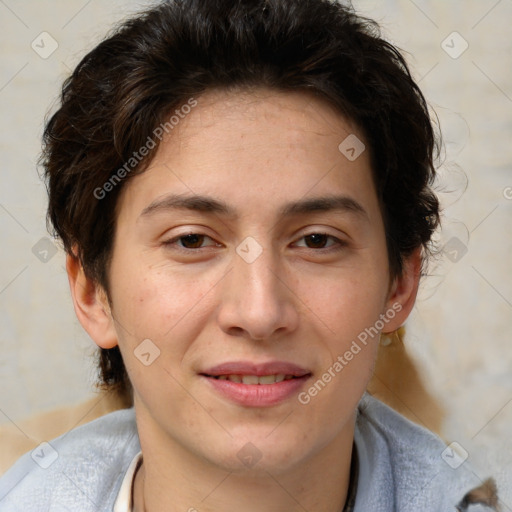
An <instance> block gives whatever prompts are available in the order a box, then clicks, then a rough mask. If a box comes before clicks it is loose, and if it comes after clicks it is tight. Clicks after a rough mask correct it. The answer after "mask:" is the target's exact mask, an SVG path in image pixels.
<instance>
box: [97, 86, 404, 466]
mask: <svg viewBox="0 0 512 512" xmlns="http://www.w3.org/2000/svg"><path fill="white" fill-rule="evenodd" d="M171 135H172V136H169V137H168V138H167V139H166V140H164V141H163V143H162V144H161V146H160V147H159V149H158V151H157V153H156V156H155V158H154V160H153V161H152V164H151V166H150V168H149V169H148V170H146V171H145V172H144V173H142V174H140V175H137V176H135V177H133V178H132V179H130V180H129V181H128V182H127V183H126V184H125V187H124V189H123V191H122V194H121V195H120V198H119V202H118V208H117V226H116V236H115V242H114V249H113V257H112V263H111V267H110V274H109V281H110V288H111V290H110V291H111V296H110V298H111V305H112V309H111V315H112V318H113V320H112V326H113V328H114V329H115V339H116V343H118V344H119V346H120V349H121V352H122V355H123V359H124V362H125V365H126V367H127V370H128V373H129V376H130V379H131V381H132V383H133V387H134V393H135V396H134V399H135V407H136V412H137V421H138V424H139V430H140V436H141V443H148V442H149V441H148V439H152V440H154V442H158V443H159V445H160V446H166V447H167V448H169V449H170V450H174V452H175V453H178V452H179V453H187V454H189V455H191V456H193V457H198V459H201V460H203V461H207V462H208V463H209V464H213V465H215V466H217V467H222V468H224V469H228V470H234V471H237V470H238V469H241V468H243V467H244V466H243V460H242V459H243V457H241V456H240V454H244V453H246V452H247V451H249V452H250V453H249V455H252V456H256V457H258V458H259V457H260V456H261V461H260V462H259V464H258V468H260V469H267V470H272V471H274V472H280V471H287V470H289V469H290V468H292V467H294V466H297V465H299V464H302V463H304V461H306V460H308V459H309V458H312V457H315V456H317V455H319V454H321V453H323V452H325V450H328V449H329V447H330V446H333V445H334V444H335V443H341V442H343V440H345V441H347V440H349V439H350V440H351V436H352V435H353V421H354V416H355V413H354V411H355V409H356V407H357V402H358V401H359V399H360V397H361V396H362V394H363V392H364V390H365V388H366V385H367V383H368V380H369V379H370V377H371V372H372V368H373V365H374V361H375V357H376V350H377V345H378V338H379V336H378V335H376V334H375V331H376V330H378V331H380V330H384V331H391V330H393V329H394V328H396V327H398V326H399V325H400V324H401V322H402V321H403V320H404V316H403V315H404V314H405V306H403V305H397V304H398V303H399V302H400V295H399V292H400V289H401V288H400V283H399V282H397V281H396V280H391V279H390V275H389V265H388V261H387V251H386V242H385V232H384V226H383V220H382V214H381V211H380V209H379V204H378V200H377V195H376V191H375V188H374V184H373V181H372V176H371V169H370V159H369V154H368V153H369V151H368V150H365V151H363V152H362V153H361V154H360V156H358V157H357V158H356V159H355V160H354V159H353V158H350V159H349V158H347V157H346V156H345V154H344V153H343V152H341V151H340V149H339V148H338V146H339V145H340V143H341V142H342V141H344V140H345V139H346V138H347V137H348V136H354V135H355V136H357V137H358V139H359V140H360V141H364V137H363V135H362V134H361V132H360V131H359V130H358V129H357V127H356V126H354V125H353V124H351V123H350V122H348V121H347V120H346V119H344V118H343V117H341V116H340V114H339V113H337V112H335V111H334V110H333V109H332V108H331V107H329V106H328V105H327V104H324V103H322V102H321V101H319V100H318V99H314V98H312V97H310V96H308V95H306V94H304V93H293V94H290V93H287V94H283V93H278V92H272V91H265V90H259V91H256V92H254V91H253V92H250V93H249V92H246V93H242V92H240V93H236V94H234V93H231V94H229V95H228V94H227V93H224V92H210V93H207V94H205V95H203V96H202V97H200V98H198V104H197V106H196V107H195V108H194V109H192V111H191V112H190V113H189V114H188V115H187V116H186V117H185V118H184V119H182V120H180V122H179V124H178V125H177V126H175V127H174V129H173V131H172V132H171ZM350 140H351V139H349V141H350ZM360 147H362V146H358V148H360ZM356 149H357V148H356ZM346 154H348V155H349V156H353V155H352V154H351V152H350V151H349V152H348V153H346ZM383 326H384V327H383ZM369 332H370V333H371V335H369V334H368V333H369ZM364 333H366V336H365V334H364ZM98 338H101V336H98V335H96V336H95V339H96V341H97V342H98V344H100V345H102V340H101V339H100V340H98ZM363 339H364V340H365V342H363V341H362V340H363ZM144 340H146V341H144ZM148 340H149V341H148ZM141 343H142V345H141ZM354 343H355V344H354ZM102 346H106V342H103V345H102ZM356 347H358V348H356ZM336 363H337V364H336ZM315 383H316V384H315ZM315 390H316V391H315ZM249 442H250V443H252V445H247V443H249ZM350 442H351V441H350ZM143 449H144V446H143ZM240 450H242V451H240ZM244 450H245V451H244Z"/></svg>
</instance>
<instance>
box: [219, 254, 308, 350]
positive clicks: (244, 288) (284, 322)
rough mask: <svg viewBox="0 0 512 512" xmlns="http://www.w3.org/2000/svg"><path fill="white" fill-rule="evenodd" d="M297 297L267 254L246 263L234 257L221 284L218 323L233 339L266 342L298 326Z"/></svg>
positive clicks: (270, 256) (238, 257)
mask: <svg viewBox="0 0 512 512" xmlns="http://www.w3.org/2000/svg"><path fill="white" fill-rule="evenodd" d="M296 301H297V297H296V295H295V294H294V291H293V290H292V289H291V286H290V284H289V283H287V282H286V276H285V275H284V273H283V272H282V269H281V271H280V267H279V265H278V263H277V262H276V260H275V258H274V257H273V256H272V254H271V252H270V251H266V250H264V251H263V252H262V253H261V255H260V256H259V257H258V258H257V259H256V260H255V261H252V262H250V263H248V262H247V261H245V260H244V259H243V258H242V257H240V256H239V255H238V254H234V257H233V267H232V270H231V272H229V273H228V275H227V276H226V278H225V279H224V280H223V283H222V289H221V303H220V306H219V310H218V317H217V318H218V322H219V325H220V327H221V329H222V330H223V331H224V332H226V333H227V334H230V335H233V336H242V337H245V338H248V339H252V340H269V339H271V338H275V337H276V336H277V335H283V334H285V333H289V332H293V331H294V330H295V329H296V328H297V325H298V322H299V315H298V310H297V305H296Z"/></svg>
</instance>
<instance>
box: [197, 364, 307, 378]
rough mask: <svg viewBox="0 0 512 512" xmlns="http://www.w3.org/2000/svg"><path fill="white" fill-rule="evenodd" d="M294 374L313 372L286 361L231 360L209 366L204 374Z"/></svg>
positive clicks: (297, 375)
mask: <svg viewBox="0 0 512 512" xmlns="http://www.w3.org/2000/svg"><path fill="white" fill-rule="evenodd" d="M280 373H282V374H284V375H293V376H294V377H303V376H304V375H309V374H310V373H311V372H310V371H308V370H305V369H304V368H301V367H300V366H297V365H296V364H293V363H288V362H286V361H269V362H266V363H253V362H250V361H229V362H226V363H221V364H218V365H216V366H213V367H212V368H208V369H207V370H205V371H204V372H201V374H202V375H209V376H212V377H217V376H219V375H256V376H258V377H261V376H263V375H277V374H280Z"/></svg>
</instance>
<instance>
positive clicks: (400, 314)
mask: <svg viewBox="0 0 512 512" xmlns="http://www.w3.org/2000/svg"><path fill="white" fill-rule="evenodd" d="M421 263H422V256H421V247H419V248H418V249H416V250H415V251H414V252H413V253H412V254H411V255H410V256H409V257H408V258H407V259H405V260H404V264H403V270H402V274H401V275H400V276H397V277H395V279H394V280H393V282H392V283H391V286H390V290H389V295H388V299H387V301H386V311H387V312H388V313H387V314H386V317H387V318H388V320H389V321H388V322H387V323H386V327H385V328H384V329H383V330H382V332H383V333H384V334H385V333H390V332H393V331H396V330H397V329H398V328H399V327H400V326H401V325H402V324H403V323H404V322H405V321H406V320H407V317H408V316H409V314H410V312H411V311H412V308H413V307H414V303H415V302H416V295H417V294H418V286H419V282H420V274H421ZM391 311H393V312H394V313H395V314H394V316H393V317H392V318H391V314H390V312H391Z"/></svg>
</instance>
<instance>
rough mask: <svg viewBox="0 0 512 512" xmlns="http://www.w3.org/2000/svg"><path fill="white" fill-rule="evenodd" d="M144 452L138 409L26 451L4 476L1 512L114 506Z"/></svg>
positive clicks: (0, 491)
mask: <svg viewBox="0 0 512 512" xmlns="http://www.w3.org/2000/svg"><path fill="white" fill-rule="evenodd" d="M139 450H140V444H139V438H138V434H137V428H136V424H135V413H134V410H133V408H131V409H123V410H121V411H116V412H112V413H110V414H107V415H105V416H102V417H101V418H98V419H97V420H94V421H92V422H90V423H87V424H86V425H83V426H81V427H78V428H76V429H74V430H71V431H69V432H67V433H66V434H64V435H62V436H60V437H58V438H57V439H54V440H52V441H49V442H44V443H41V444H40V445H39V446H38V447H37V448H35V449H34V450H32V451H31V452H28V453H26V454H25V455H23V457H21V458H20V459H19V460H18V461H17V462H16V464H14V466H13V467H12V468H11V469H10V470H9V471H8V472H7V473H6V474H5V475H4V476H3V477H2V478H1V479H0V511H4V510H6V511H7V510H9V511H10V512H11V511H12V512H15V511H18V510H19V511H20V512H21V511H23V512H39V511H47V510H48V509H49V507H51V510H54V508H55V509H56V510H57V509H58V510H60V509H62V510H80V511H82V512H88V511H91V512H92V511H94V512H98V511H103V510H105V511H106V510H111V509H112V504H113V503H114V501H115V498H116V496H117V492H118V489H119V486H120V485H121V481H122V478H123V476H124V473H125V471H126V469H127V468H128V466H129V464H130V462H131V460H132V459H133V457H134V456H135V455H136V453H137V452H138V451H139ZM59 507H60V508H59Z"/></svg>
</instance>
